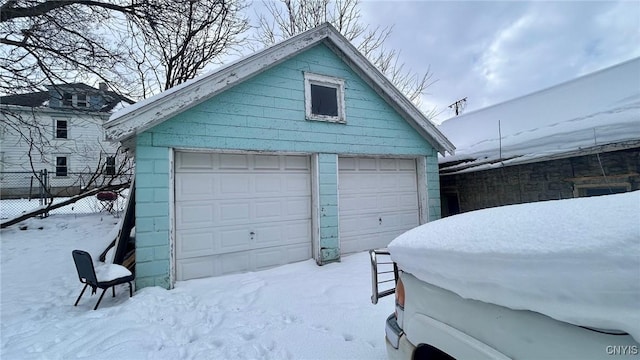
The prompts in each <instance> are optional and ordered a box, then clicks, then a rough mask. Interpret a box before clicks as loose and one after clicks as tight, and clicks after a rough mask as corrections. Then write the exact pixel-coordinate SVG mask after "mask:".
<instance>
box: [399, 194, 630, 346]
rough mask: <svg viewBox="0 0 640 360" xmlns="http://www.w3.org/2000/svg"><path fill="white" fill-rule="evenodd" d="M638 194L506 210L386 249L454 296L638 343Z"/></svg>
mask: <svg viewBox="0 0 640 360" xmlns="http://www.w3.org/2000/svg"><path fill="white" fill-rule="evenodd" d="M639 213H640V191H635V192H630V193H624V194H616V195H606V196H598V197H591V198H577V199H567V200H556V201H545V202H536V203H529V204H519V205H510V206H503V207H496V208H491V209H484V210H478V211H472V212H468V213H463V214H459V215H455V216H451V217H447V218H444V219H441V220H437V221H434V222H430V223H427V224H425V225H422V226H419V227H417V228H414V229H412V230H409V231H408V232H406V233H404V234H402V235H400V236H399V237H397V238H396V239H395V240H393V241H392V242H391V244H389V246H388V248H389V251H390V253H391V257H392V259H393V260H394V261H395V262H397V263H398V266H399V267H400V268H401V269H402V270H404V271H406V272H409V273H411V274H413V275H414V276H416V277H417V278H419V279H421V280H423V281H426V282H428V283H431V284H433V285H436V286H439V287H442V288H444V289H447V290H450V291H453V292H455V293H457V294H458V295H460V296H462V297H463V298H470V299H475V300H480V301H484V302H487V303H492V304H497V305H501V306H505V307H509V308H512V309H526V310H532V311H536V312H539V313H542V314H545V315H547V316H550V317H552V318H555V319H557V320H560V321H565V322H568V323H572V324H575V325H580V326H588V327H594V328H601V329H615V330H623V331H626V332H628V333H629V334H631V335H632V336H633V337H634V338H635V339H636V341H638V340H640V308H639V306H640V305H639V304H640V281H638V279H639V278H640V221H638V214H639Z"/></svg>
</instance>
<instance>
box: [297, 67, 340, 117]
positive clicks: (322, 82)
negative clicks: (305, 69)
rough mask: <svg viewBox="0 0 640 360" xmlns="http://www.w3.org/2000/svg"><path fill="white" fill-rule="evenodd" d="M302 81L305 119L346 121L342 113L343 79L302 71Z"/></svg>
mask: <svg viewBox="0 0 640 360" xmlns="http://www.w3.org/2000/svg"><path fill="white" fill-rule="evenodd" d="M304 83H305V94H304V95H305V112H306V118H307V120H318V121H330V122H339V123H344V122H346V118H345V114H344V80H342V79H338V78H335V77H331V76H324V75H318V74H312V73H304Z"/></svg>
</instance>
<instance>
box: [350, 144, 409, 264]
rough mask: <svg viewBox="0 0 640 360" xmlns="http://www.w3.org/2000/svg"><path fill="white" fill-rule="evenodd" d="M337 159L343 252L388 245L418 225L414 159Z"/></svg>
mask: <svg viewBox="0 0 640 360" xmlns="http://www.w3.org/2000/svg"><path fill="white" fill-rule="evenodd" d="M338 161H339V165H338V168H339V169H340V171H339V174H338V176H339V182H338V193H339V227H340V228H339V231H340V248H341V252H342V253H344V254H347V253H351V252H356V251H363V250H367V249H373V248H376V247H385V246H387V245H388V244H389V242H390V241H391V240H393V239H394V238H395V237H396V236H398V235H399V234H402V233H403V232H405V231H406V230H409V229H411V228H413V227H415V226H418V225H419V215H418V214H419V213H418V191H417V175H416V165H415V160H414V159H391V158H342V157H341V158H339V159H338ZM343 169H346V170H343Z"/></svg>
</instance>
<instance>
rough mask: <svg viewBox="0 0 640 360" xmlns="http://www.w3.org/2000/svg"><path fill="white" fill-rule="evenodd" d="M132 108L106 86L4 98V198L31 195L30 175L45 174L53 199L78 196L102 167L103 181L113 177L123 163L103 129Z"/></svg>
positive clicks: (0, 175)
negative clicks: (113, 117)
mask: <svg viewBox="0 0 640 360" xmlns="http://www.w3.org/2000/svg"><path fill="white" fill-rule="evenodd" d="M103 85H104V84H103ZM132 103H133V101H131V100H129V99H126V98H123V97H121V96H118V95H117V94H116V93H114V92H112V91H108V90H107V89H106V87H105V86H102V88H100V89H96V88H93V87H91V86H88V85H85V84H81V83H77V84H65V85H56V86H51V87H49V89H48V91H41V92H34V93H27V94H19V95H9V96H2V97H0V118H1V119H2V124H1V125H0V144H1V145H0V196H2V197H3V198H11V197H26V196H29V195H30V194H31V195H33V194H34V189H33V187H34V186H36V187H37V181H34V180H33V176H34V175H33V174H32V173H33V172H35V173H38V174H39V173H40V171H41V170H47V171H48V173H49V186H50V187H51V193H52V194H53V195H75V194H77V193H78V191H79V190H80V189H81V188H83V187H85V186H86V185H87V181H88V180H89V178H90V177H91V175H92V174H93V173H94V172H95V171H96V168H97V166H98V163H99V162H100V164H101V166H102V167H103V169H100V170H101V171H102V172H103V175H105V176H110V175H113V174H115V172H116V171H117V170H118V169H119V165H120V162H121V161H122V160H123V157H122V156H120V157H119V156H118V155H117V154H116V150H117V146H116V145H114V144H112V143H111V142H109V141H106V139H105V134H104V128H103V124H104V123H105V122H106V121H107V120H108V119H109V116H110V114H111V112H112V111H113V110H116V109H118V108H121V107H123V106H124V105H129V104H132ZM34 183H35V184H34Z"/></svg>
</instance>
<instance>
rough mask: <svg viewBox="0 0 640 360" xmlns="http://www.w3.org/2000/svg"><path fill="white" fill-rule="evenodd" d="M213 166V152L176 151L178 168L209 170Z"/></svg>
mask: <svg viewBox="0 0 640 360" xmlns="http://www.w3.org/2000/svg"><path fill="white" fill-rule="evenodd" d="M212 168H213V163H212V158H211V154H209V153H200V152H179V153H176V169H177V170H209V169H212Z"/></svg>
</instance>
